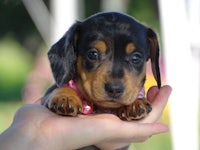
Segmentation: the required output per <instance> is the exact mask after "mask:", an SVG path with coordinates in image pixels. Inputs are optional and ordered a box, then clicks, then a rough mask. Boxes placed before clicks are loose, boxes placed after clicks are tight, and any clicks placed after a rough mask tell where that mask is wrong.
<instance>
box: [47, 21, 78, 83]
mask: <svg viewBox="0 0 200 150" xmlns="http://www.w3.org/2000/svg"><path fill="white" fill-rule="evenodd" d="M80 24H81V23H80V22H76V23H75V24H74V25H72V26H71V27H70V29H69V30H68V31H67V32H66V33H65V35H64V36H63V37H62V38H61V39H60V40H59V41H58V42H57V43H55V44H54V45H53V46H52V47H51V49H50V50H49V52H48V58H49V61H50V65H51V70H52V73H53V76H54V79H55V81H56V84H57V86H58V87H60V86H61V85H63V84H64V83H67V82H68V81H69V80H71V79H72V78H73V77H74V74H75V63H76V52H75V48H74V47H75V34H76V31H77V28H78V26H79V25H80Z"/></svg>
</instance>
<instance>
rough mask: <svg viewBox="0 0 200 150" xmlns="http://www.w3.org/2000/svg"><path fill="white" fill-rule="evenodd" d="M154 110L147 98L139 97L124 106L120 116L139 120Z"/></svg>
mask: <svg viewBox="0 0 200 150" xmlns="http://www.w3.org/2000/svg"><path fill="white" fill-rule="evenodd" d="M151 110H152V107H151V103H150V102H149V101H148V100H145V99H137V100H135V101H134V103H133V104H131V105H128V106H124V107H122V108H120V110H119V117H120V118H121V119H123V120H128V121H130V120H139V119H142V118H144V117H146V116H147V115H148V113H150V112H151Z"/></svg>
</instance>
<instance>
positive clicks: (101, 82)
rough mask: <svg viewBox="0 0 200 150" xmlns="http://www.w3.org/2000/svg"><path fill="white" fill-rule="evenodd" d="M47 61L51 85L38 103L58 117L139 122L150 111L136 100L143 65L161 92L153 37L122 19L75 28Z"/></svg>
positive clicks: (100, 17) (97, 19) (111, 16)
mask: <svg viewBox="0 0 200 150" xmlns="http://www.w3.org/2000/svg"><path fill="white" fill-rule="evenodd" d="M48 57H49V61H50V65H51V69H52V72H53V76H54V79H55V81H56V84H55V85H53V86H52V87H51V88H49V89H48V91H47V92H46V94H45V96H44V97H43V98H42V101H43V105H45V106H46V107H47V108H49V109H50V110H52V111H53V112H55V113H57V114H59V115H66V116H77V115H78V114H89V113H113V114H116V115H117V116H118V117H119V118H121V119H123V120H137V119H141V118H143V117H145V116H146V115H147V114H148V113H149V112H150V111H151V110H152V107H151V104H150V102H149V101H148V100H146V99H145V97H144V96H141V93H142V92H143V87H144V83H145V79H146V62H147V61H148V60H149V59H150V60H151V64H152V72H153V75H154V78H155V80H156V82H157V86H158V87H159V88H160V87H161V78H160V70H159V45H158V41H157V37H156V34H155V32H154V31H153V30H152V29H150V28H148V27H146V26H144V25H143V24H141V23H139V22H138V21H136V20H135V19H134V18H132V17H130V16H128V15H125V14H121V13H116V12H106V13H99V14H96V15H94V16H91V17H90V18H88V19H86V20H85V21H83V22H76V23H75V24H74V25H72V26H71V28H70V29H69V30H68V31H67V32H66V33H65V35H64V36H63V37H62V38H61V39H60V40H59V41H58V42H57V43H55V44H54V45H53V46H52V47H51V49H50V50H49V52H48ZM138 95H140V96H138ZM142 95H144V93H143V94H142Z"/></svg>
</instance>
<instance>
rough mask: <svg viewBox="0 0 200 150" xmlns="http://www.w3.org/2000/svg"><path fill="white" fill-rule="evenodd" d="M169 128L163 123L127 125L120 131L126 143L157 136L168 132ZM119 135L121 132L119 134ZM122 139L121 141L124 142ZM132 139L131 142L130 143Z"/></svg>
mask: <svg viewBox="0 0 200 150" xmlns="http://www.w3.org/2000/svg"><path fill="white" fill-rule="evenodd" d="M168 130H169V128H168V126H167V125H165V124H162V123H133V122H132V123H131V122H129V123H125V124H124V126H123V128H121V129H120V131H121V132H120V133H121V135H120V136H121V138H122V139H123V140H126V141H124V142H137V141H138V140H139V139H145V138H147V137H150V136H152V135H155V134H160V133H164V132H167V131H168ZM117 134H119V132H118V133H117ZM122 139H121V140H122ZM128 139H130V140H131V141H128Z"/></svg>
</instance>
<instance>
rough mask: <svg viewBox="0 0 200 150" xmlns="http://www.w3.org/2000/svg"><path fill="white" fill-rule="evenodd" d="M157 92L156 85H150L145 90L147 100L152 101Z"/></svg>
mask: <svg viewBox="0 0 200 150" xmlns="http://www.w3.org/2000/svg"><path fill="white" fill-rule="evenodd" d="M158 92H159V89H158V87H157V86H152V87H151V88H150V89H149V90H148V92H147V99H148V100H149V101H153V99H154V98H155V97H156V95H157V93H158Z"/></svg>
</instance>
